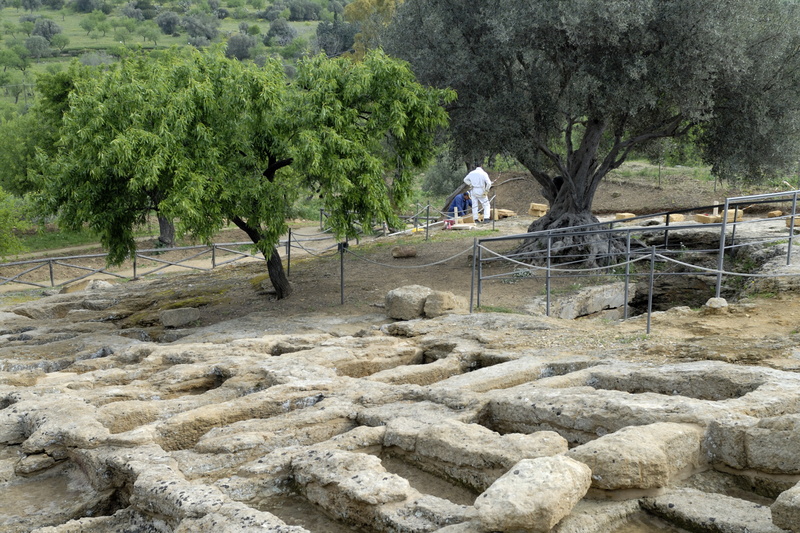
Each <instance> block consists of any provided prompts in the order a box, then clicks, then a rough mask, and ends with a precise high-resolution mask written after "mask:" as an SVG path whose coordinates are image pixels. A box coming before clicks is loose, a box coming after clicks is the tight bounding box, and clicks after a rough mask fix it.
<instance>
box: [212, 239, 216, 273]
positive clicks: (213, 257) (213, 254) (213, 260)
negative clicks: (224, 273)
mask: <svg viewBox="0 0 800 533" xmlns="http://www.w3.org/2000/svg"><path fill="white" fill-rule="evenodd" d="M211 268H217V243H215V242H212V243H211Z"/></svg>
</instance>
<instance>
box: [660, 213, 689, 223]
mask: <svg viewBox="0 0 800 533" xmlns="http://www.w3.org/2000/svg"><path fill="white" fill-rule="evenodd" d="M661 218H662V219H663V221H664V222H669V223H670V224H672V223H673V222H684V221H685V220H686V215H683V214H681V213H672V214H670V215H664V216H663V217H661Z"/></svg>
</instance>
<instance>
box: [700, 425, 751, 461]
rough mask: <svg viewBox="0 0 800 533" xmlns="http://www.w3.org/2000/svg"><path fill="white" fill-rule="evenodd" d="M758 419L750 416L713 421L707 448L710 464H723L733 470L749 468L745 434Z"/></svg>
mask: <svg viewBox="0 0 800 533" xmlns="http://www.w3.org/2000/svg"><path fill="white" fill-rule="evenodd" d="M757 422H758V419H756V418H752V417H748V416H728V417H720V418H719V419H718V420H712V421H710V422H709V424H708V431H707V432H706V442H705V447H706V450H707V452H708V458H709V462H711V463H712V464H716V463H722V464H724V465H727V466H729V467H731V468H736V469H738V470H744V469H746V468H747V452H746V450H745V432H746V430H747V428H748V427H751V426H754V425H755V424H756V423H757Z"/></svg>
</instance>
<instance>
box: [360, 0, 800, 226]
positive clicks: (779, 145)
mask: <svg viewBox="0 0 800 533" xmlns="http://www.w3.org/2000/svg"><path fill="white" fill-rule="evenodd" d="M356 3H357V2H354V4H356ZM354 4H351V6H352V5H354ZM348 7H350V6H348ZM798 7H799V4H798V2H797V1H796V0H762V1H759V2H752V1H750V0H730V1H728V2H719V1H717V0H682V1H680V2H661V1H650V0H645V1H637V2H628V1H605V2H598V1H595V0H562V1H558V2H500V1H499V0H477V1H473V2H468V3H467V2H464V3H458V2H452V1H449V0H424V1H423V0H406V1H405V2H404V3H403V4H402V5H401V6H400V7H399V8H398V11H397V15H396V18H395V23H394V24H393V26H392V29H391V31H390V35H389V36H388V37H387V38H388V42H389V46H388V49H389V50H390V51H393V52H394V53H396V54H397V55H399V56H400V57H403V58H406V59H408V60H409V61H411V63H412V65H413V67H414V69H415V71H416V72H417V74H418V75H419V76H420V78H421V80H423V81H424V82H426V83H430V84H432V85H434V86H439V87H452V88H454V89H456V90H457V92H458V94H459V99H458V103H457V104H456V105H453V106H452V107H451V112H452V133H453V138H454V140H455V142H456V143H457V148H458V150H459V153H460V154H461V156H462V157H463V158H464V159H466V160H475V159H479V158H480V157H481V156H482V155H485V154H490V153H503V152H505V153H510V154H512V155H513V156H514V157H515V158H516V159H517V160H518V161H519V162H520V163H521V164H523V165H524V166H525V167H526V168H528V169H529V170H530V171H531V173H532V174H533V176H534V178H535V179H536V181H537V182H538V183H539V184H540V185H541V187H542V188H543V192H544V194H545V196H546V197H547V199H548V200H549V202H550V205H551V209H550V212H549V213H548V215H547V216H545V217H542V218H541V219H539V221H537V222H535V223H534V224H533V225H532V226H531V228H530V229H531V230H535V229H540V228H544V227H560V226H572V225H576V224H581V223H586V222H590V221H592V220H593V218H592V217H591V206H592V199H593V197H594V194H595V191H596V190H597V186H598V185H599V183H600V181H601V180H602V179H603V177H604V176H606V175H607V173H608V172H609V171H610V170H612V169H614V168H617V167H619V165H620V164H621V163H622V162H623V161H624V160H625V159H626V157H628V155H629V154H630V153H631V150H633V149H635V148H637V147H639V146H641V145H644V144H646V143H647V142H649V141H652V140H654V139H660V138H667V137H681V136H685V135H687V134H688V133H690V132H694V134H696V135H697V138H698V142H699V144H700V146H701V147H702V148H703V151H704V157H705V159H706V161H708V162H710V163H712V164H713V165H714V170H715V171H716V172H718V173H723V174H734V173H763V172H768V171H770V170H779V169H780V168H782V167H784V166H785V165H786V164H788V163H794V162H796V161H797V159H798V155H800V154H798V129H799V127H800V115H799V114H798V111H800V94H798V92H799V91H800V79H798V77H799V76H800V9H798ZM476 148H477V152H476ZM562 181H563V185H562V186H559V185H560V184H561V183H562Z"/></svg>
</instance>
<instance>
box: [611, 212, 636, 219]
mask: <svg viewBox="0 0 800 533" xmlns="http://www.w3.org/2000/svg"><path fill="white" fill-rule="evenodd" d="M635 216H636V213H617V214H616V215H615V217H614V218H616V219H617V220H625V219H628V218H633V217H635Z"/></svg>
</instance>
